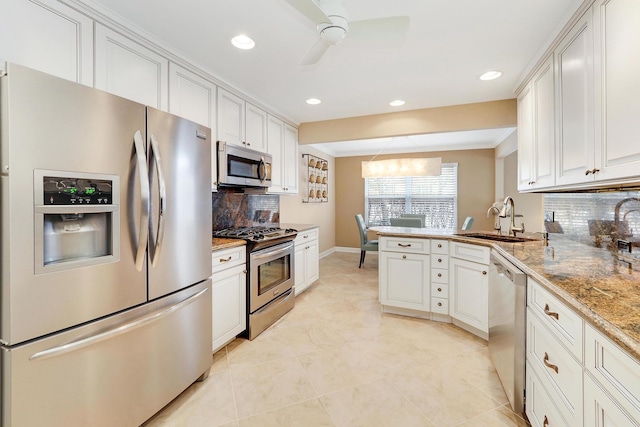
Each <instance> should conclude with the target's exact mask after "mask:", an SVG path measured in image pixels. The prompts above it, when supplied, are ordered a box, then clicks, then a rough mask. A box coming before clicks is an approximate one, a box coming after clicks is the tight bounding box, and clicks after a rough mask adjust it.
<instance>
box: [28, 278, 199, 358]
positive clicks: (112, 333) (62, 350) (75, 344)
mask: <svg viewBox="0 0 640 427" xmlns="http://www.w3.org/2000/svg"><path fill="white" fill-rule="evenodd" d="M208 290H209V288H207V289H203V290H201V291H200V292H198V293H197V294H193V295H191V296H189V297H187V298H185V299H184V300H182V301H180V302H177V303H175V304H173V305H171V306H169V307H167V308H161V309H160V310H157V311H155V312H153V313H150V314H147V315H145V316H143V317H141V318H139V319H136V320H133V321H131V322H129V323H125V324H124V325H120V326H117V327H115V328H113V329H109V330H107V331H104V332H102V333H99V334H97V335H93V336H90V337H87V338H82V339H79V340H77V341H72V342H70V343H67V344H63V345H61V346H58V347H54V348H50V349H47V350H43V351H39V352H37V353H35V354H33V355H32V356H31V357H29V360H34V361H35V360H45V359H50V358H52V357H57V356H61V355H63V354H66V353H70V352H73V351H77V350H80V349H82V348H84V347H88V346H90V345H94V344H97V343H99V342H102V341H105V340H109V339H112V338H115V337H117V336H119V335H122V334H126V333H128V332H131V331H133V330H135V329H138V328H141V327H143V326H146V325H148V324H149V323H152V322H155V321H157V320H160V319H161V318H163V317H166V316H168V315H169V314H171V313H173V312H175V311H178V310H181V309H182V308H184V307H186V306H187V305H189V304H191V303H192V302H194V301H195V300H197V299H198V298H200V297H202V296H203V295H204V294H205V293H206V292H207V291H208Z"/></svg>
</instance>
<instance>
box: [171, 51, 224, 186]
mask: <svg viewBox="0 0 640 427" xmlns="http://www.w3.org/2000/svg"><path fill="white" fill-rule="evenodd" d="M169 112H170V113H171V114H175V115H177V116H180V117H184V118H185V119H189V120H191V121H193V122H196V123H199V124H201V125H204V126H207V127H209V128H211V129H212V132H211V134H212V135H215V129H216V86H215V85H214V84H213V83H211V82H210V81H208V80H205V79H204V78H202V77H200V76H198V75H197V74H195V73H193V72H191V71H189V70H187V69H185V68H183V67H181V66H179V65H177V64H174V63H171V64H169ZM210 143H211V189H212V190H213V191H215V190H217V186H218V183H217V179H218V169H217V163H216V162H217V150H216V140H215V137H213V136H212V140H211V141H210Z"/></svg>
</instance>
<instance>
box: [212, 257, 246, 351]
mask: <svg viewBox="0 0 640 427" xmlns="http://www.w3.org/2000/svg"><path fill="white" fill-rule="evenodd" d="M246 274H247V271H246V269H245V265H244V264H243V265H239V266H236V267H232V268H229V269H227V270H224V271H221V272H219V273H215V274H214V275H213V276H212V277H211V279H212V281H213V286H212V288H211V297H212V302H213V304H212V307H211V312H212V333H213V345H212V347H213V351H214V352H216V351H217V350H219V349H220V348H222V347H223V346H224V345H225V344H227V343H228V342H229V341H231V340H232V339H234V338H235V337H236V335H238V334H240V333H241V332H243V331H244V330H245V329H246V328H247V297H246V296H247V280H246Z"/></svg>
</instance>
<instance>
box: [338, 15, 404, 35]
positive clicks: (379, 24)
mask: <svg viewBox="0 0 640 427" xmlns="http://www.w3.org/2000/svg"><path fill="white" fill-rule="evenodd" d="M409 22H410V19H409V17H408V16H392V17H389V18H376V19H365V20H362V21H353V22H349V38H355V39H362V38H367V39H375V40H384V39H401V38H403V37H404V35H405V33H406V32H407V30H408V29H409Z"/></svg>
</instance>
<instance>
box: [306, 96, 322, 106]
mask: <svg viewBox="0 0 640 427" xmlns="http://www.w3.org/2000/svg"><path fill="white" fill-rule="evenodd" d="M321 102H322V101H320V100H319V99H318V98H309V99H307V104H309V105H318V104H320V103H321Z"/></svg>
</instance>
